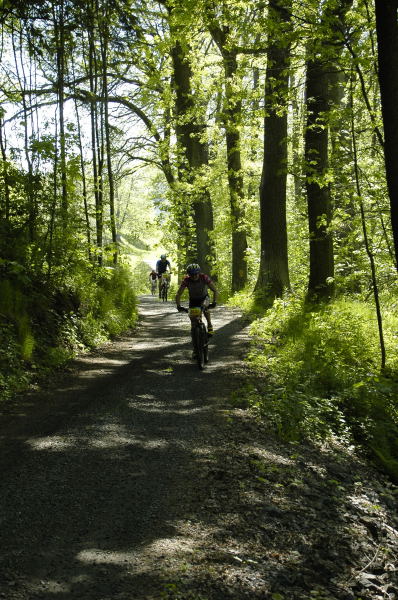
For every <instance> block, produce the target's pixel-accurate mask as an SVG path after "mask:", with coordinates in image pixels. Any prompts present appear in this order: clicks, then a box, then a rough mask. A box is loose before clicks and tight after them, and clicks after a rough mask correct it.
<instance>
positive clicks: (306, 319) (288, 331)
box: [235, 296, 398, 481]
mask: <svg viewBox="0 0 398 600" xmlns="http://www.w3.org/2000/svg"><path fill="white" fill-rule="evenodd" d="M235 302H236V301H235ZM246 303H247V306H246V309H247V308H248V309H249V311H250V312H251V313H252V314H253V313H254V311H253V305H252V304H250V301H249V300H248V299H246ZM240 305H241V306H245V304H244V302H243V301H242V302H241V303H240ZM385 313H386V318H385V320H384V335H385V342H386V351H387V365H388V367H387V368H388V370H386V371H385V372H384V373H381V372H380V349H379V344H378V331H377V323H376V318H375V314H374V312H373V311H372V308H371V307H370V306H369V304H368V303H365V302H363V301H361V300H357V299H337V300H335V301H333V302H331V303H330V304H324V305H320V306H316V307H315V306H311V307H309V306H308V305H305V304H304V302H303V301H302V299H301V298H299V297H295V296H290V297H286V298H284V299H281V300H277V301H275V303H274V305H273V307H272V308H271V309H269V310H268V311H267V312H266V314H265V315H264V316H262V317H258V318H256V319H255V320H254V321H253V323H252V326H251V334H252V347H251V351H250V354H249V357H248V361H249V364H250V367H251V369H252V371H253V374H254V378H253V383H251V384H249V385H248V386H247V388H246V390H245V391H244V393H243V397H242V394H241V393H239V394H235V402H237V403H242V402H243V403H246V404H249V405H250V406H253V407H255V408H256V410H258V411H259V412H260V414H261V415H262V417H263V419H264V420H265V421H266V422H267V423H268V424H269V425H270V427H272V428H273V429H274V431H276V432H277V434H278V435H279V436H280V437H281V438H283V439H284V440H291V441H293V440H302V439H311V440H314V439H318V440H325V439H327V438H334V439H338V440H339V441H341V442H344V443H345V444H348V445H349V444H356V445H360V446H361V447H363V448H366V449H367V451H368V452H370V453H371V454H372V456H373V458H374V459H376V461H377V462H379V463H380V464H381V465H382V466H383V468H384V469H385V470H386V471H387V472H388V473H389V474H390V476H392V478H393V479H394V480H395V481H396V480H398V400H397V397H398V394H397V392H398V377H397V374H398V356H397V352H396V346H397V339H398V335H397V332H398V318H397V317H396V316H395V314H394V313H393V312H392V311H388V310H385Z"/></svg>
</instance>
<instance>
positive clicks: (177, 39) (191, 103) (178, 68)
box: [166, 3, 215, 275]
mask: <svg viewBox="0 0 398 600" xmlns="http://www.w3.org/2000/svg"><path fill="white" fill-rule="evenodd" d="M166 6H167V9H168V11H169V15H170V19H169V21H170V29H171V34H172V48H171V57H172V66H173V78H172V80H173V84H174V91H175V110H174V113H175V119H176V124H175V131H176V137H177V145H178V147H177V159H178V171H179V177H180V181H181V183H182V186H181V190H182V193H183V194H186V195H187V196H188V198H189V200H190V202H189V204H190V205H191V206H192V210H193V216H194V223H195V247H194V248H193V249H192V250H193V252H192V250H190V249H189V248H188V249H187V251H188V257H187V258H192V259H193V260H197V261H198V262H199V264H200V265H201V267H202V268H203V269H204V270H205V272H207V273H211V274H212V275H214V266H215V264H214V263H215V260H214V244H213V241H212V238H211V235H212V231H213V208H212V204H211V198H210V193H209V189H208V185H207V184H206V179H205V176H206V173H205V170H206V168H207V167H208V162H209V153H208V145H207V141H206V139H205V136H206V125H205V115H204V111H203V109H201V108H200V106H198V104H197V102H195V94H194V90H193V86H192V77H193V72H192V65H191V52H192V48H191V45H190V43H189V42H188V35H187V34H188V31H187V27H186V26H185V27H183V26H182V25H181V24H179V23H178V14H176V9H175V8H171V6H170V4H169V3H166ZM203 182H204V183H203ZM184 184H186V186H184Z"/></svg>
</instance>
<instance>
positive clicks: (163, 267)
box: [156, 254, 171, 298]
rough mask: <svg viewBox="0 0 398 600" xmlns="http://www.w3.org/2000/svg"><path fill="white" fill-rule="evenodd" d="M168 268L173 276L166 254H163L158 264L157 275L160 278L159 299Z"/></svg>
mask: <svg viewBox="0 0 398 600" xmlns="http://www.w3.org/2000/svg"><path fill="white" fill-rule="evenodd" d="M167 267H168V268H169V273H170V274H171V265H170V262H169V261H168V260H167V256H166V254H162V255H161V256H160V259H159V260H158V261H157V263H156V273H157V274H158V277H159V298H160V297H161V287H162V275H163V273H166V271H167Z"/></svg>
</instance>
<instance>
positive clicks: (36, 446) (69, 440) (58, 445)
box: [25, 435, 77, 452]
mask: <svg viewBox="0 0 398 600" xmlns="http://www.w3.org/2000/svg"><path fill="white" fill-rule="evenodd" d="M25 444H26V445H27V446H29V447H30V448H31V449H32V450H36V451H43V450H45V451H51V452H64V451H65V450H68V449H70V448H72V447H76V444H77V441H76V439H75V438H74V436H71V435H70V436H60V435H53V436H46V437H43V438H34V439H29V440H26V442H25Z"/></svg>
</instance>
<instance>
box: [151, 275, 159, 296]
mask: <svg viewBox="0 0 398 600" xmlns="http://www.w3.org/2000/svg"><path fill="white" fill-rule="evenodd" d="M157 280H158V274H157V273H156V271H155V269H152V271H151V272H150V273H149V283H150V285H151V294H152V296H154V295H155V290H156V282H157Z"/></svg>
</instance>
